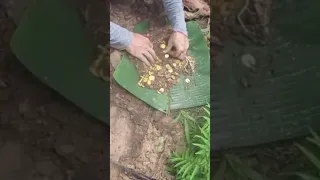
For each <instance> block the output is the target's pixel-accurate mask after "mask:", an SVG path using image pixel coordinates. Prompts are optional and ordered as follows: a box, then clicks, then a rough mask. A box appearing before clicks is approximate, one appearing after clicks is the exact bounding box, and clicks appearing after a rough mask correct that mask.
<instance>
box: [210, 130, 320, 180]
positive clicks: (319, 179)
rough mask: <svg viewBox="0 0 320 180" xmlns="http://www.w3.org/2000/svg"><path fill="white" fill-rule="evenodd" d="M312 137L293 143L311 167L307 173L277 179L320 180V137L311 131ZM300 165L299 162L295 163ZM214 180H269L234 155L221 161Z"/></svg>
mask: <svg viewBox="0 0 320 180" xmlns="http://www.w3.org/2000/svg"><path fill="white" fill-rule="evenodd" d="M311 133H312V137H308V138H307V139H306V142H302V143H295V146H296V147H297V148H298V149H299V150H300V151H301V152H302V154H303V155H304V156H305V159H307V160H308V161H309V162H310V164H311V167H308V168H306V169H307V172H300V171H299V172H298V171H297V172H284V173H280V174H279V178H277V179H292V178H293V177H298V179H301V180H320V159H319V157H318V154H319V152H320V137H319V136H318V135H317V134H316V133H315V132H314V131H311ZM296 163H301V162H296ZM213 179H214V180H229V179H230V180H231V179H237V180H270V178H269V177H267V175H266V174H263V173H261V171H259V170H257V168H252V167H250V166H249V165H248V163H245V162H244V161H243V160H241V159H240V158H239V157H237V156H236V155H230V154H228V155H226V156H225V158H224V159H223V160H222V161H221V164H220V167H219V169H218V170H217V171H216V172H215V174H214V178H213Z"/></svg>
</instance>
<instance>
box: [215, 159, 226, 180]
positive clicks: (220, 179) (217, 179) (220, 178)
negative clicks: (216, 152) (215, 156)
mask: <svg viewBox="0 0 320 180" xmlns="http://www.w3.org/2000/svg"><path fill="white" fill-rule="evenodd" d="M226 169H227V161H226V159H223V160H222V162H221V163H220V167H219V169H218V171H217V172H216V174H215V175H214V176H213V179H214V180H224V173H225V171H226Z"/></svg>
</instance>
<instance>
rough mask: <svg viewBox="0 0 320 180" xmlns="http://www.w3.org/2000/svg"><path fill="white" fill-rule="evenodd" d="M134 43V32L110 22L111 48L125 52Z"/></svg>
mask: <svg viewBox="0 0 320 180" xmlns="http://www.w3.org/2000/svg"><path fill="white" fill-rule="evenodd" d="M131 42H132V32H130V31H129V30H127V29H125V28H123V27H121V26H119V25H117V24H115V23H113V22H110V46H111V47H113V48H115V49H119V50H124V49H125V48H127V47H128V46H129V45H130V44H131Z"/></svg>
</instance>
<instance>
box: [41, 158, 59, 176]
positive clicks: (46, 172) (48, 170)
mask: <svg viewBox="0 0 320 180" xmlns="http://www.w3.org/2000/svg"><path fill="white" fill-rule="evenodd" d="M57 169H58V168H57V167H56V165H54V164H53V162H52V161H40V162H36V170H37V171H38V172H39V173H40V174H41V175H43V176H50V175H52V174H53V172H55V171H56V170H57Z"/></svg>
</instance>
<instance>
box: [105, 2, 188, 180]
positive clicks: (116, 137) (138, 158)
mask: <svg viewBox="0 0 320 180" xmlns="http://www.w3.org/2000/svg"><path fill="white" fill-rule="evenodd" d="M135 10H136V9H135V8H132V7H130V6H128V5H124V4H114V5H112V6H111V20H112V21H113V22H115V23H117V24H120V25H122V26H124V27H126V28H128V29H131V30H132V29H133V27H134V25H135V24H136V23H138V22H139V21H140V20H142V19H144V18H145V17H148V16H149V14H150V13H147V11H145V12H146V14H145V15H144V16H142V15H141V14H139V13H136V11H135ZM140 10H141V9H140ZM140 12H141V11H140ZM142 14H143V13H142ZM146 15H147V16H146ZM149 17H152V16H151V15H150V16H149ZM111 73H112V72H111ZM110 99H111V100H110V105H111V112H110V113H111V115H110V121H111V122H110V123H111V127H112V128H111V130H110V134H111V137H110V156H111V157H110V158H111V161H113V162H116V163H118V164H121V165H123V166H125V167H128V168H131V169H134V170H135V171H136V172H138V173H142V174H144V175H146V176H149V177H152V178H155V179H163V180H166V179H168V180H169V179H173V177H172V176H170V175H169V174H168V173H167V170H166V163H167V158H168V157H169V155H170V153H171V152H172V151H173V150H175V149H176V148H179V147H182V146H183V144H182V143H183V139H182V138H183V131H182V127H181V126H180V125H179V124H177V123H173V120H172V118H171V117H169V116H166V115H165V114H164V113H161V112H159V111H155V110H153V109H152V108H150V107H149V106H147V105H146V104H145V103H143V102H142V101H140V100H138V99H137V98H136V97H134V96H133V95H131V94H129V93H128V92H127V91H126V90H124V89H123V88H121V87H119V86H118V85H117V83H116V82H115V81H114V80H113V79H111V84H110ZM118 179H119V180H121V179H130V178H129V177H127V176H126V175H125V174H124V173H120V172H119V169H118V168H117V167H116V166H112V167H111V180H118Z"/></svg>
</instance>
